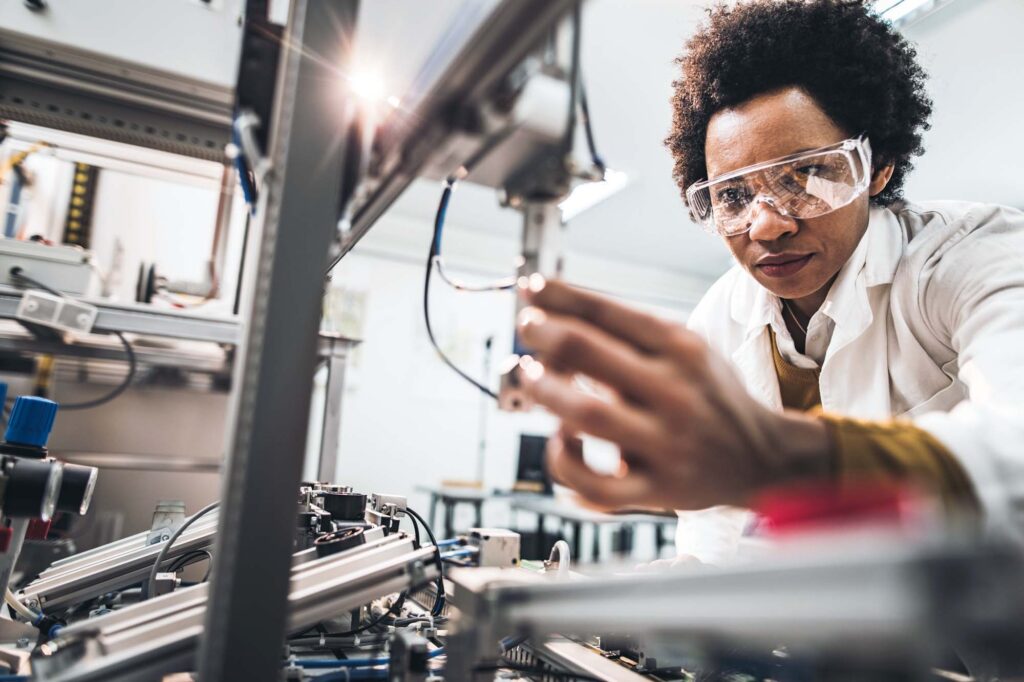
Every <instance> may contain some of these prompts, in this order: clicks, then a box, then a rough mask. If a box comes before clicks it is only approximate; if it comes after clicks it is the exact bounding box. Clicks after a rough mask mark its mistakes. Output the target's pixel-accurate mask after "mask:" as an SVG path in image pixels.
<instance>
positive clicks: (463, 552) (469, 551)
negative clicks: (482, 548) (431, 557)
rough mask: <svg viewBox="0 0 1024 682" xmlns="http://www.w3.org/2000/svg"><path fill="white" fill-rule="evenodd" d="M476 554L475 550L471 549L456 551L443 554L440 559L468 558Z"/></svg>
mask: <svg viewBox="0 0 1024 682" xmlns="http://www.w3.org/2000/svg"><path fill="white" fill-rule="evenodd" d="M472 554H476V550H472V549H457V550H455V551H453V552H445V553H443V554H441V558H442V559H455V558H457V557H460V556H470V555H472Z"/></svg>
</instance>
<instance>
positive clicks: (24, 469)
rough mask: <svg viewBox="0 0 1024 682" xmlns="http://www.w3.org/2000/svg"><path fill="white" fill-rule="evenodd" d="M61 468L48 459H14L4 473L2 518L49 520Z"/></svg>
mask: <svg viewBox="0 0 1024 682" xmlns="http://www.w3.org/2000/svg"><path fill="white" fill-rule="evenodd" d="M61 474H62V467H61V465H60V462H55V461H53V460H49V459H42V460H39V459H24V458H20V457H19V458H17V459H15V460H14V461H13V462H12V463H11V466H10V468H9V469H8V471H7V485H5V486H4V491H3V496H4V500H3V511H4V515H6V516H10V517H11V518H22V519H40V520H42V521H49V520H50V518H52V517H53V511H54V508H55V507H56V504H57V493H58V491H59V490H60V482H61Z"/></svg>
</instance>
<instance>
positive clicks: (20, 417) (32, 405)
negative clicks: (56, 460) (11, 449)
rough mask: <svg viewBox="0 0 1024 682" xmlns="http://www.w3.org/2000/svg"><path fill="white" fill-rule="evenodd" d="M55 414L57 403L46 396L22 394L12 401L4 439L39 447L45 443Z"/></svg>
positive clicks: (13, 442) (17, 443)
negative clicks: (12, 405) (38, 396)
mask: <svg viewBox="0 0 1024 682" xmlns="http://www.w3.org/2000/svg"><path fill="white" fill-rule="evenodd" d="M56 416H57V403H55V402H53V401H52V400H47V399H46V398H37V397H35V396H29V395H22V396H18V399H17V400H15V401H14V407H13V408H11V417H10V419H9V420H8V421H7V432H6V433H5V434H4V440H6V441H7V442H8V443H12V444H14V445H27V446H30V447H37V448H41V447H44V446H45V445H46V440H47V439H48V438H49V437H50V430H51V429H52V428H53V420H54V418H56Z"/></svg>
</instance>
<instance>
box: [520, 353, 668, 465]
mask: <svg viewBox="0 0 1024 682" xmlns="http://www.w3.org/2000/svg"><path fill="white" fill-rule="evenodd" d="M522 382H523V384H522V385H523V389H524V390H525V391H526V394H527V395H528V396H530V398H532V399H533V400H534V401H535V402H537V403H538V404H540V405H543V406H544V407H546V408H547V409H548V410H550V411H551V412H552V413H554V414H555V415H557V416H558V417H560V418H561V419H562V422H563V423H564V425H565V428H566V429H568V430H570V431H572V432H582V433H588V434H590V435H592V436H596V437H598V438H603V439H604V440H608V441H611V442H613V443H616V444H617V445H619V446H620V447H622V448H623V449H624V450H629V451H631V452H637V453H639V454H640V455H644V454H656V453H658V452H659V451H660V450H661V449H662V446H663V443H662V431H661V429H660V428H659V425H658V422H657V421H656V419H655V417H654V416H653V415H652V414H650V413H647V412H643V411H641V410H639V409H637V408H635V407H633V406H631V405H628V404H626V403H624V402H623V401H621V400H618V399H612V400H608V401H606V400H602V399H600V398H598V397H596V396H593V395H589V394H586V393H583V392H582V391H580V390H579V389H578V388H576V386H575V385H574V384H573V382H572V380H571V379H569V377H567V376H565V375H563V374H558V373H557V372H550V371H547V370H545V369H544V367H543V365H541V363H539V362H534V363H532V364H530V365H528V366H527V367H526V369H525V370H524V371H523V378H522Z"/></svg>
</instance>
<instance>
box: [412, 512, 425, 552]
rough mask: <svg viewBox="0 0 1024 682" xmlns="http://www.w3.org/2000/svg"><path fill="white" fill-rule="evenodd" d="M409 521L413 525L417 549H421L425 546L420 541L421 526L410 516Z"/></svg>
mask: <svg viewBox="0 0 1024 682" xmlns="http://www.w3.org/2000/svg"><path fill="white" fill-rule="evenodd" d="M409 521H410V522H411V523H412V532H413V534H414V535H415V536H416V549H419V548H420V547H421V546H422V544H423V543H422V541H421V540H420V524H418V523H417V522H416V517H415V516H411V515H410V516H409Z"/></svg>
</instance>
